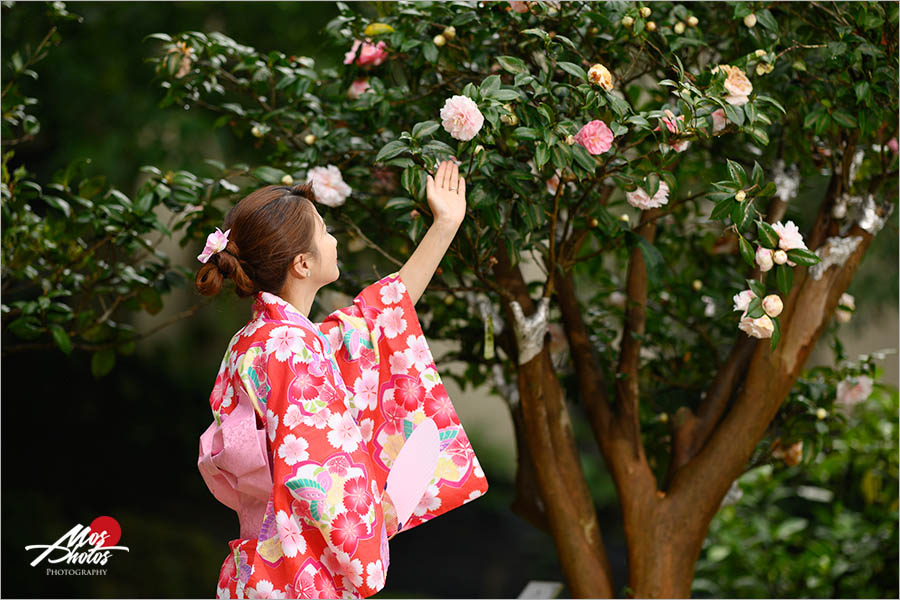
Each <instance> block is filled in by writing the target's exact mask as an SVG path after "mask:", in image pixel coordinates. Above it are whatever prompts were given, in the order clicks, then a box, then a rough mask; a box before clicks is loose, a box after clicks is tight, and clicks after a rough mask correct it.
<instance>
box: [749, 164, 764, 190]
mask: <svg viewBox="0 0 900 600" xmlns="http://www.w3.org/2000/svg"><path fill="white" fill-rule="evenodd" d="M750 182H751V183H752V184H753V185H755V186H758V187H762V182H763V170H762V167H761V166H759V163H758V162H756V161H755V160H754V161H753V172H752V173H751V174H750Z"/></svg>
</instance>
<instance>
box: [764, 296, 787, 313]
mask: <svg viewBox="0 0 900 600" xmlns="http://www.w3.org/2000/svg"><path fill="white" fill-rule="evenodd" d="M762 307H763V310H764V311H766V314H767V315H769V316H770V317H777V316H778V315H780V314H781V311H782V310H784V303H783V302H782V301H781V298H780V297H779V296H778V294H769V295H768V296H766V297H765V298H763V299H762Z"/></svg>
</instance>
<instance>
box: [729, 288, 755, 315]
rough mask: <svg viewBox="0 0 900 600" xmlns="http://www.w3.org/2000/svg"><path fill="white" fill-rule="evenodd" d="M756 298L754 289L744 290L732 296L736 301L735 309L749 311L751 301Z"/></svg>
mask: <svg viewBox="0 0 900 600" xmlns="http://www.w3.org/2000/svg"><path fill="white" fill-rule="evenodd" d="M754 298H756V294H754V293H753V290H744V291H743V292H739V293H737V294H735V295H734V296H733V297H732V300H733V301H734V310H739V311H741V312H747V307H749V306H750V301H751V300H753V299H754Z"/></svg>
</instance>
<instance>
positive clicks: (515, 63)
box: [497, 56, 528, 73]
mask: <svg viewBox="0 0 900 600" xmlns="http://www.w3.org/2000/svg"><path fill="white" fill-rule="evenodd" d="M497 62H499V63H500V66H501V67H503V68H504V69H505V70H506V71H509V72H510V73H527V72H528V67H527V66H526V65H525V61H523V60H522V59H521V58H516V57H515V56H498V57H497Z"/></svg>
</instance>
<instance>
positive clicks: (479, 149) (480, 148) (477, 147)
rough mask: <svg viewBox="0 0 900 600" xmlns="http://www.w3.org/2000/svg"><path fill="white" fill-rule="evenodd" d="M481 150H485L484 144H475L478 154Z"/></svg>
mask: <svg viewBox="0 0 900 600" xmlns="http://www.w3.org/2000/svg"><path fill="white" fill-rule="evenodd" d="M479 152H484V146H482V145H481V144H478V145H477V146H475V154H478V153H479Z"/></svg>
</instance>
